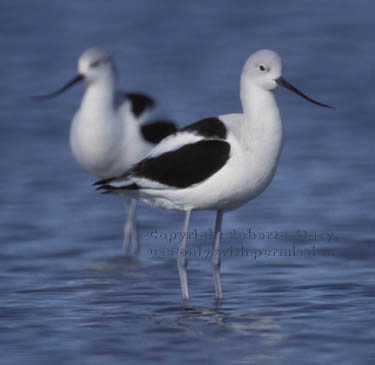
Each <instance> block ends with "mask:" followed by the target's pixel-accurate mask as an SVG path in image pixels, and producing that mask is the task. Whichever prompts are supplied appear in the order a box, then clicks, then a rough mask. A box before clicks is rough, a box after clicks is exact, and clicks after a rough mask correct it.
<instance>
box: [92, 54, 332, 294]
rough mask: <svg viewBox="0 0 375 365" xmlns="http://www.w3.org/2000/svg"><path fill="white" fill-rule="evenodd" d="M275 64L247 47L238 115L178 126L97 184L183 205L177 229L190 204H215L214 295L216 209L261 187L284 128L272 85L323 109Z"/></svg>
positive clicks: (181, 267)
mask: <svg viewBox="0 0 375 365" xmlns="http://www.w3.org/2000/svg"><path fill="white" fill-rule="evenodd" d="M281 70H282V62H281V58H280V57H279V55H278V54H276V53H275V52H273V51H271V50H260V51H258V52H256V53H254V54H253V55H252V56H250V57H249V59H248V60H247V61H246V63H245V66H244V68H243V71H242V74H241V89H240V94H241V102H242V107H243V114H227V115H222V116H219V117H215V118H207V119H203V120H200V121H198V122H196V123H194V124H191V125H189V126H187V127H185V128H182V129H180V130H179V131H178V132H177V133H175V134H173V135H171V136H169V137H167V138H166V139H164V140H163V141H162V142H161V143H159V144H158V145H157V146H156V147H155V148H154V149H153V150H152V151H151V152H150V153H149V154H148V155H147V157H146V158H145V159H143V160H142V161H141V162H139V163H138V164H137V165H135V166H134V167H133V168H132V169H130V170H129V171H127V172H126V173H125V174H123V175H122V176H121V177H118V178H112V179H107V180H103V181H100V182H98V183H97V184H98V185H100V187H99V189H104V190H106V191H107V192H116V191H121V192H126V193H127V194H128V195H129V196H131V197H134V198H138V199H142V200H144V201H145V202H147V203H149V204H151V205H152V206H155V207H161V208H165V209H175V210H182V211H185V212H186V216H185V223H184V233H186V232H187V231H188V226H189V220H190V215H191V212H192V211H193V210H198V209H210V210H216V211H217V216H216V225H215V238H214V243H213V249H212V256H211V261H212V264H213V268H214V270H213V271H214V283H215V290H216V297H217V299H221V298H222V290H221V281H220V254H219V244H220V231H221V224H222V218H223V213H224V212H227V211H230V210H233V209H236V208H239V207H240V206H241V205H243V204H245V203H246V202H248V201H249V200H251V199H253V198H255V197H256V196H257V195H259V194H260V193H261V192H262V191H263V190H264V189H266V187H267V186H268V185H269V184H270V182H271V180H272V178H273V176H274V174H275V170H276V166H277V164H278V160H279V156H280V152H281V148H282V142H283V132H282V123H281V119H280V114H279V109H278V107H277V105H276V102H275V99H274V94H273V93H272V91H273V90H274V89H275V88H276V87H277V86H283V87H285V88H287V89H289V90H291V91H293V92H295V93H297V94H298V95H300V96H302V97H303V98H305V99H307V100H309V101H310V102H312V103H314V104H317V105H320V106H323V107H328V108H330V106H328V105H325V104H321V103H318V102H316V101H314V100H312V99H310V98H309V97H307V96H306V95H304V94H302V93H301V92H300V91H299V90H297V89H296V88H295V87H294V86H292V85H291V84H289V83H288V82H287V81H286V80H285V79H284V78H283V77H282V75H281ZM183 237H184V238H183V239H182V241H181V244H180V247H179V251H178V255H177V266H178V271H179V276H180V280H181V287H182V295H183V298H184V300H188V298H189V294H188V284H187V273H186V267H187V258H186V255H185V252H186V251H185V249H186V240H187V235H186V234H185V235H184V236H183Z"/></svg>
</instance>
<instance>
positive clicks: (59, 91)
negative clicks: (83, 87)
mask: <svg viewBox="0 0 375 365" xmlns="http://www.w3.org/2000/svg"><path fill="white" fill-rule="evenodd" d="M83 80H84V77H83V76H82V75H77V76H76V77H75V78H74V79H73V80H71V81H69V82H68V83H67V84H66V85H65V86H63V87H62V88H61V89H59V90H57V91H55V92H53V93H51V94H47V95H39V96H32V97H31V98H32V99H33V100H47V99H52V98H54V97H55V96H58V95H60V94H62V93H63V92H64V91H66V90H68V89H70V88H71V87H72V86H74V85H75V84H78V83H79V82H81V81H83Z"/></svg>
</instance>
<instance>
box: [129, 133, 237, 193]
mask: <svg viewBox="0 0 375 365" xmlns="http://www.w3.org/2000/svg"><path fill="white" fill-rule="evenodd" d="M229 153H230V145H229V143H227V142H224V141H218V140H209V141H199V142H197V143H191V144H187V145H185V146H183V147H181V148H179V149H178V150H175V151H170V152H166V153H164V154H162V155H160V156H158V157H152V158H146V159H144V160H143V161H141V162H140V163H138V164H137V165H135V167H134V168H133V169H132V170H131V171H130V174H131V175H133V176H136V177H145V178H147V179H150V180H153V181H157V182H159V183H161V184H164V185H169V186H173V187H176V188H187V187H189V186H191V185H194V184H196V183H200V182H202V181H204V180H206V179H208V178H209V177H210V176H212V175H213V174H214V173H216V172H217V171H219V170H220V169H221V168H222V167H223V166H224V165H225V163H226V162H227V161H228V159H229V157H230V156H229Z"/></svg>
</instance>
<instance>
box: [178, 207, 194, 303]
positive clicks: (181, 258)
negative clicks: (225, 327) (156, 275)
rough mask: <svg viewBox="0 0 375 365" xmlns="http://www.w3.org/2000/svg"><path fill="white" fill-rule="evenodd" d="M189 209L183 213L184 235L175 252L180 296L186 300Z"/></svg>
mask: <svg viewBox="0 0 375 365" xmlns="http://www.w3.org/2000/svg"><path fill="white" fill-rule="evenodd" d="M190 216H191V210H188V211H187V212H186V215H185V223H184V231H183V233H184V235H183V238H182V240H181V243H180V247H179V249H178V252H177V268H178V273H179V275H180V281H181V290H182V297H183V298H184V301H185V302H187V301H188V300H189V292H188V283H187V273H186V268H187V264H188V261H187V258H186V242H187V235H188V230H189V222H190Z"/></svg>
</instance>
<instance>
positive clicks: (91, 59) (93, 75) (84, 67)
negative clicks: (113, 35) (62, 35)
mask: <svg viewBox="0 0 375 365" xmlns="http://www.w3.org/2000/svg"><path fill="white" fill-rule="evenodd" d="M115 75H116V71H115V66H114V64H113V62H112V59H111V57H110V56H109V54H108V53H107V52H105V51H104V50H102V49H100V48H90V49H88V50H86V51H85V52H83V53H82V55H81V57H80V58H79V60H78V75H77V76H76V77H74V78H73V79H72V80H70V81H69V82H68V83H67V84H66V85H65V86H63V87H62V88H60V89H58V90H57V91H55V92H53V93H51V94H48V95H42V96H35V97H34V98H35V99H38V100H44V99H50V98H53V97H55V96H57V95H60V94H62V93H63V92H65V91H66V90H68V89H70V88H71V87H72V86H73V85H76V84H78V83H79V82H82V81H85V82H86V83H87V84H89V85H90V84H93V83H95V82H98V81H101V80H107V81H108V80H109V81H110V84H111V86H112V87H113V88H114V85H115Z"/></svg>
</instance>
